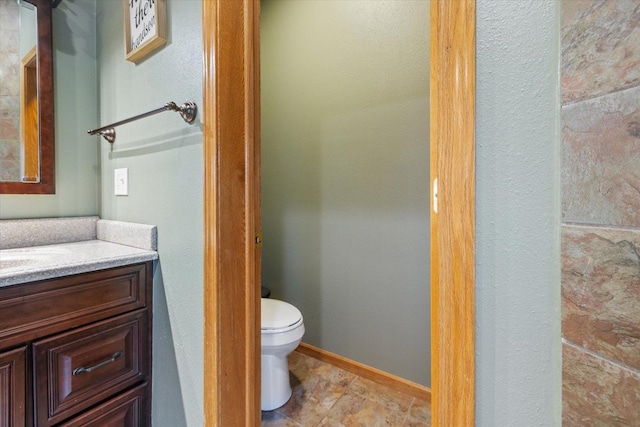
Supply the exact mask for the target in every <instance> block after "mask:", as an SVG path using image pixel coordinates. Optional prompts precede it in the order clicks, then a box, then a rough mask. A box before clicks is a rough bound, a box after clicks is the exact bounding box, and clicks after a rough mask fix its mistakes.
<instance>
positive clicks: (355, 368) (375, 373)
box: [296, 343, 431, 402]
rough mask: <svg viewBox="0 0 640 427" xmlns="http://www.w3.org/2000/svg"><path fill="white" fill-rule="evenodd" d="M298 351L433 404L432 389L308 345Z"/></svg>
mask: <svg viewBox="0 0 640 427" xmlns="http://www.w3.org/2000/svg"><path fill="white" fill-rule="evenodd" d="M296 351H297V352H299V353H302V354H305V355H307V356H310V357H313V358H315V359H318V360H321V361H323V362H326V363H329V364H331V365H334V366H337V367H338V368H342V369H344V370H345V371H349V372H351V373H353V374H356V375H359V376H361V377H363V378H366V379H368V380H371V381H375V382H377V383H379V384H382V385H385V386H387V387H391V388H393V389H394V390H398V391H401V392H403V393H405V394H408V395H410V396H413V397H416V398H418V399H422V400H426V401H428V402H431V389H430V388H428V387H425V386H423V385H420V384H417V383H414V382H413V381H409V380H405V379H404V378H400V377H397V376H395V375H392V374H389V373H387V372H384V371H381V370H379V369H376V368H372V367H371V366H367V365H365V364H363V363H360V362H356V361H355V360H351V359H347V358H346V357H342V356H339V355H337V354H335V353H331V352H329V351H326V350H323V349H321V348H318V347H314V346H312V345H310V344H307V343H300V345H299V346H298V348H296Z"/></svg>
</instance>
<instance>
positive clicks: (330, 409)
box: [316, 386, 349, 426]
mask: <svg viewBox="0 0 640 427" xmlns="http://www.w3.org/2000/svg"><path fill="white" fill-rule="evenodd" d="M347 390H349V387H348V386H347V387H344V390H342V393H341V394H340V396H339V397H338V398H337V399H336V400H334V401H333V403H332V404H331V406H330V407H329V409H327V410H326V411H325V412H324V414H322V418H320V421H319V422H318V424H316V426H319V425H321V424H322V420H324V419H325V418H327V417H328V416H329V413H330V412H331V411H332V410H333V408H335V406H336V405H337V404H338V401H339V400H340V399H342V398H343V397H344V395H345V394H346V393H347Z"/></svg>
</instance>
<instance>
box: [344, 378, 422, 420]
mask: <svg viewBox="0 0 640 427" xmlns="http://www.w3.org/2000/svg"><path fill="white" fill-rule="evenodd" d="M374 382H375V381H374ZM377 384H379V383H377ZM349 390H350V391H352V392H353V394H355V395H356V396H358V397H360V398H362V399H364V400H366V401H369V402H371V403H373V404H375V405H378V406H380V407H382V408H384V410H385V411H388V412H395V413H397V414H400V415H402V414H404V418H403V419H402V422H403V423H404V422H405V421H406V419H407V417H408V416H409V410H410V409H411V405H412V404H413V401H414V400H415V397H413V396H409V397H410V398H411V399H412V400H411V404H409V406H408V407H407V410H406V411H396V410H395V409H391V408H389V407H388V406H386V405H385V404H384V403H381V402H377V401H375V400H373V399H370V398H368V397H367V396H364V395H362V394H360V393H358V392H357V391H356V390H352V389H349ZM392 390H394V389H392ZM345 393H346V391H345ZM407 396H408V395H407Z"/></svg>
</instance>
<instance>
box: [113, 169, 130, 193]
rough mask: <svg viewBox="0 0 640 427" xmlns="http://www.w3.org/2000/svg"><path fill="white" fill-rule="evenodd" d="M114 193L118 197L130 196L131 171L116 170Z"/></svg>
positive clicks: (114, 172)
mask: <svg viewBox="0 0 640 427" xmlns="http://www.w3.org/2000/svg"><path fill="white" fill-rule="evenodd" d="M113 176H114V184H113V188H114V193H115V195H116V196H128V195H129V169H128V168H120V169H114V171H113Z"/></svg>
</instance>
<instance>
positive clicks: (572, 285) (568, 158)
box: [562, 0, 640, 426]
mask: <svg viewBox="0 0 640 427" xmlns="http://www.w3.org/2000/svg"><path fill="white" fill-rule="evenodd" d="M639 95H640V4H638V2H637V1H634V0H619V1H602V0H598V1H595V0H584V1H580V2H574V1H564V2H563V13H562V100H563V106H562V147H563V158H562V161H563V166H562V190H563V199H562V213H563V222H564V223H565V225H564V226H563V233H562V236H563V249H562V335H563V339H564V349H563V357H564V360H563V421H564V424H565V425H567V426H584V425H635V424H636V423H637V422H638V420H639V419H640V255H639V253H640V174H639V172H638V171H640V151H638V141H639V139H640V96H639Z"/></svg>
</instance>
